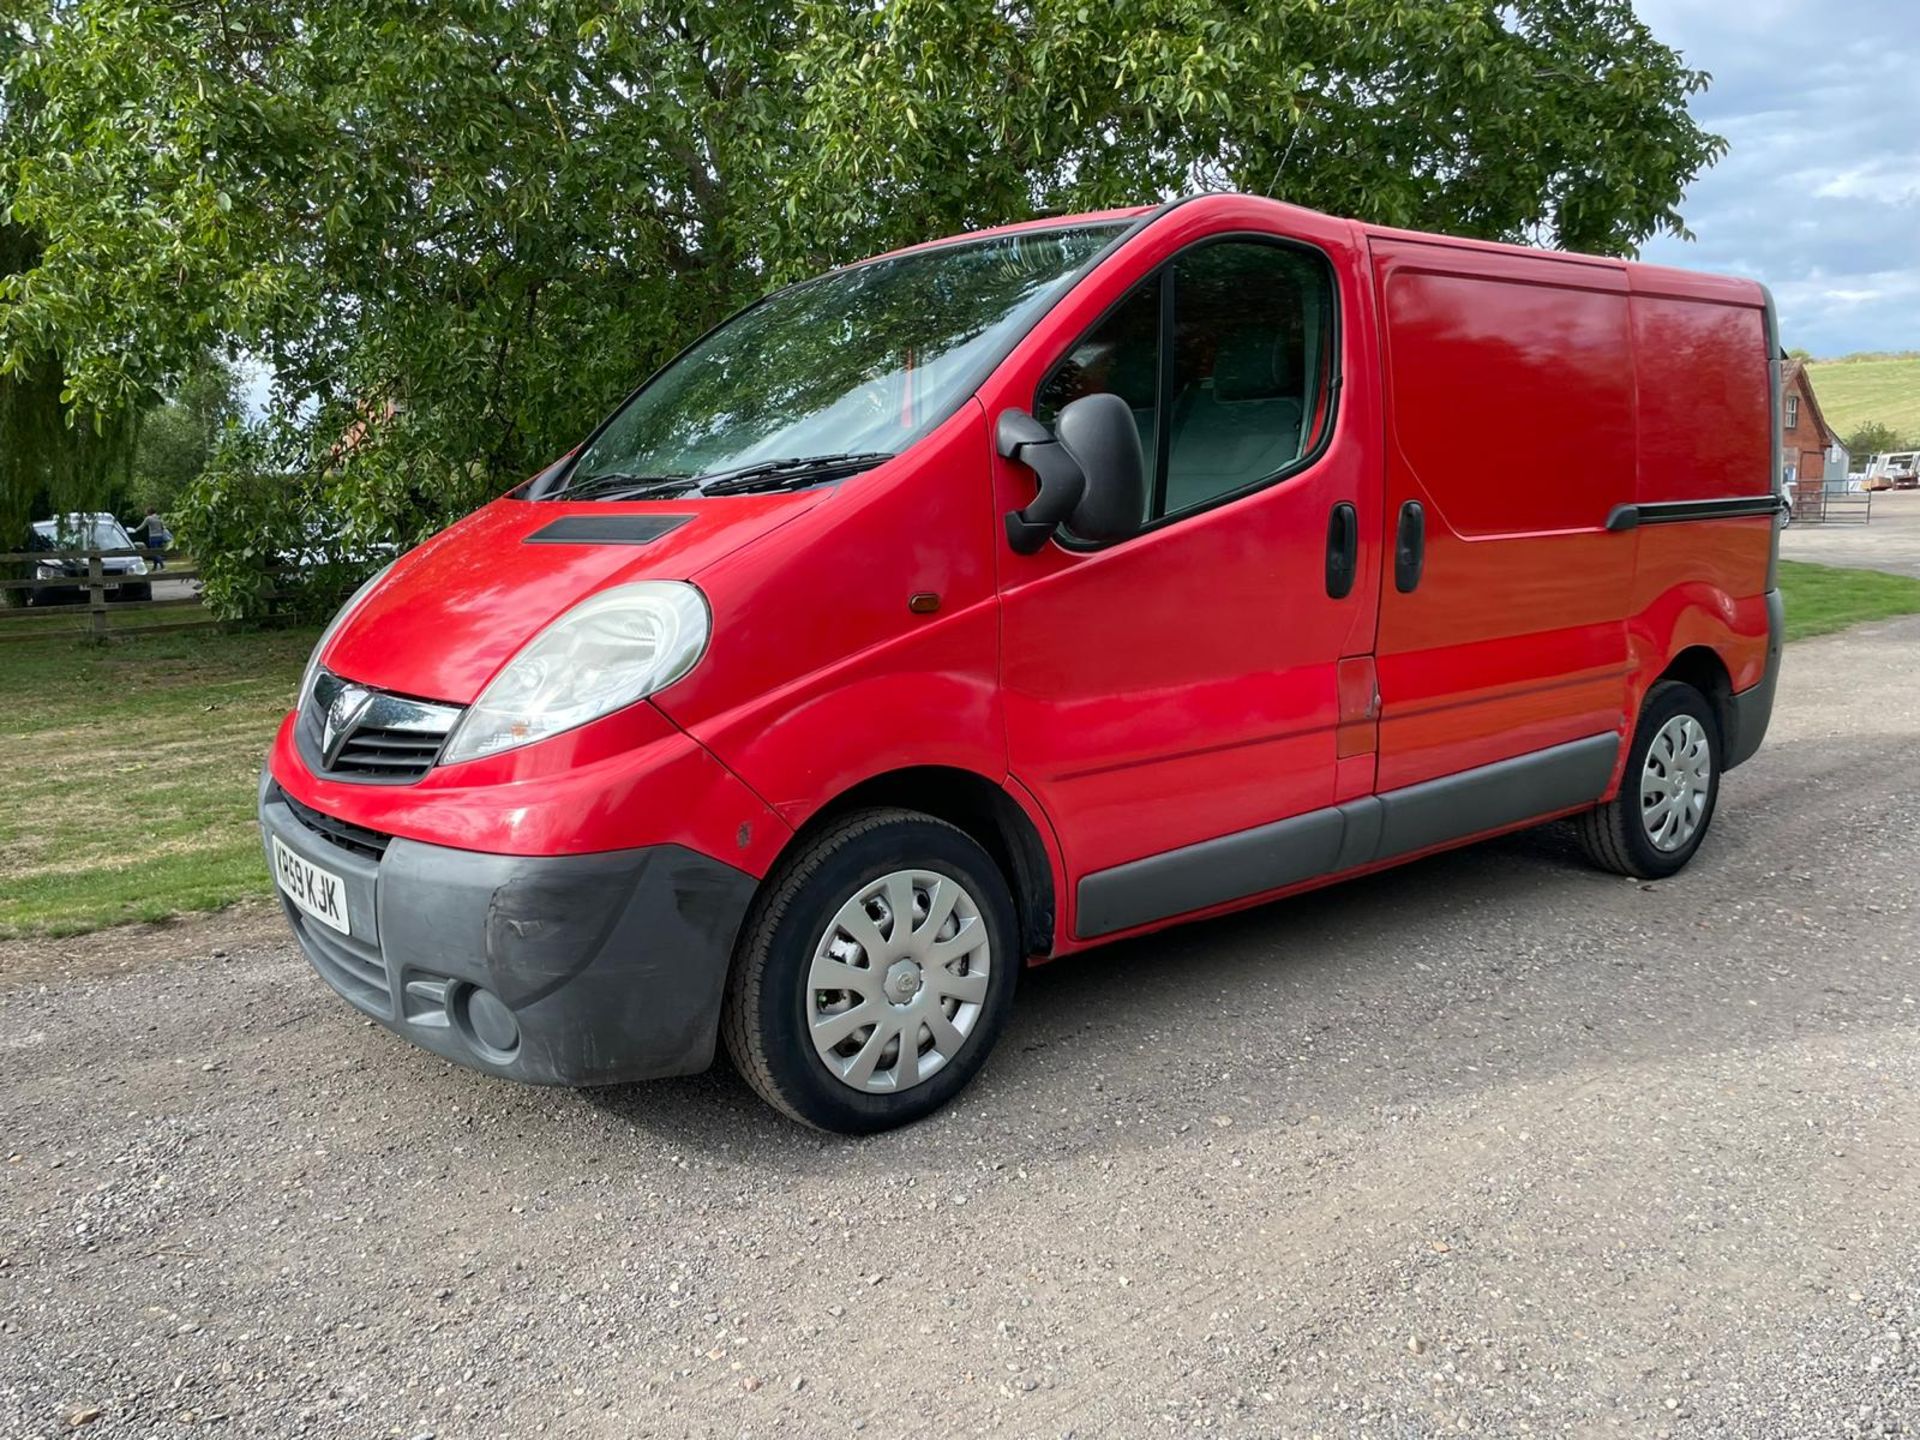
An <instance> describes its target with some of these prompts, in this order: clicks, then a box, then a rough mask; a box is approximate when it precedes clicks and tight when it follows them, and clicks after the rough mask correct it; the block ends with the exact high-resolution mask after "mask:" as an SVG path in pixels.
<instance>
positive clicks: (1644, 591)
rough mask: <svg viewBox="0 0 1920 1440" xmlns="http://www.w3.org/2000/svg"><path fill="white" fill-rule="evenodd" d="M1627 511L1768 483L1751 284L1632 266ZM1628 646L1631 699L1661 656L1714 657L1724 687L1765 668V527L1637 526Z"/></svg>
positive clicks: (1758, 295) (1766, 399) (1762, 351)
mask: <svg viewBox="0 0 1920 1440" xmlns="http://www.w3.org/2000/svg"><path fill="white" fill-rule="evenodd" d="M1628 275H1629V280H1630V283H1631V287H1632V291H1633V348H1634V362H1635V371H1636V375H1637V385H1636V389H1637V409H1638V413H1639V424H1638V428H1639V437H1640V439H1639V449H1638V464H1637V473H1636V476H1635V483H1634V501H1635V503H1637V504H1642V505H1647V504H1655V505H1657V504H1660V503H1661V502H1666V501H1679V500H1718V499H1725V498H1729V497H1732V496H1750V495H1765V494H1767V493H1768V492H1769V491H1770V490H1771V489H1772V487H1773V484H1774V476H1773V473H1772V436H1771V433H1770V429H1771V425H1772V411H1771V391H1770V387H1771V370H1770V363H1769V362H1770V357H1769V356H1768V354H1767V337H1766V326H1765V309H1764V307H1765V294H1764V292H1763V291H1762V290H1761V289H1760V287H1759V286H1758V285H1756V284H1753V283H1752V282H1750V281H1743V280H1732V279H1726V278H1723V277H1719V276H1710V275H1693V274H1689V273H1687V272H1684V271H1677V270H1666V269H1661V268H1658V267H1652V266H1642V265H1632V266H1629V267H1628ZM1633 538H1634V543H1635V545H1636V546H1637V547H1638V554H1637V556H1636V564H1635V569H1634V584H1633V596H1632V601H1631V605H1630V611H1629V616H1628V644H1629V646H1630V648H1631V651H1632V655H1633V666H1634V697H1635V701H1636V703H1637V702H1638V698H1639V696H1640V695H1642V694H1644V693H1645V691H1646V689H1647V687H1648V686H1650V685H1651V684H1652V683H1653V681H1654V680H1655V679H1656V678H1657V677H1658V676H1659V675H1660V673H1661V671H1663V670H1664V669H1665V668H1666V666H1667V664H1668V663H1669V662H1670V661H1671V659H1672V658H1673V656H1675V655H1677V654H1679V653H1680V652H1681V651H1682V650H1686V649H1689V648H1691V647H1694V646H1707V647H1710V648H1711V649H1713V650H1714V651H1715V652H1716V653H1718V654H1719V656H1720V658H1721V661H1722V662H1723V663H1724V664H1725V666H1726V668H1727V674H1728V678H1729V680H1730V682H1731V685H1732V688H1733V689H1734V690H1735V691H1740V690H1745V689H1747V688H1748V687H1750V686H1752V685H1756V684H1758V683H1759V681H1760V678H1761V675H1762V673H1763V671H1764V668H1765V665H1766V653H1767V618H1766V604H1765V598H1764V592H1765V589H1766V583H1767V570H1768V560H1769V557H1770V555H1771V553H1772V546H1773V520H1772V519H1771V518H1770V517H1767V516H1749V517H1745V518H1741V519H1730V520H1694V521H1688V522H1686V523H1684V524H1677V525H1643V526H1641V528H1640V529H1638V530H1637V531H1635V532H1633Z"/></svg>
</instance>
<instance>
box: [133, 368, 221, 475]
mask: <svg viewBox="0 0 1920 1440" xmlns="http://www.w3.org/2000/svg"><path fill="white" fill-rule="evenodd" d="M239 418H240V396H239V381H238V377H236V376H235V374H234V372H233V368H232V367H231V366H230V365H228V364H227V363H226V362H225V361H224V360H222V359H221V358H220V357H219V356H218V355H206V356H203V357H202V358H201V359H200V361H199V362H198V363H196V364H195V365H194V367H193V368H192V369H191V370H189V371H188V372H187V374H186V377H185V378H184V379H183V380H182V381H181V382H180V384H179V386H178V387H177V388H176V389H175V391H174V393H173V394H172V395H171V396H169V397H168V399H167V401H166V403H165V404H163V405H161V406H159V407H158V408H156V409H153V410H149V411H147V412H146V413H145V414H143V415H142V416H141V417H140V425H139V435H138V438H137V441H136V443H135V446H134V454H133V461H132V466H131V469H132V474H133V495H132V497H131V498H132V500H133V501H134V503H135V504H136V505H138V506H147V505H152V506H154V507H156V508H157V509H159V510H161V511H162V512H166V511H170V510H172V509H173V508H174V506H175V504H176V503H178V501H179V498H180V496H181V494H182V493H183V492H184V491H185V490H186V488H187V486H189V485H190V484H192V483H193V482H194V481H195V480H197V479H199V478H200V476H201V474H202V473H203V472H204V471H205V470H206V468H207V465H208V462H209V461H211V460H212V459H213V455H214V450H215V447H216V446H217V445H218V444H219V443H220V439H221V436H222V435H223V434H224V432H225V431H226V428H227V426H228V425H229V424H231V423H233V422H235V421H237V420H238V419H239Z"/></svg>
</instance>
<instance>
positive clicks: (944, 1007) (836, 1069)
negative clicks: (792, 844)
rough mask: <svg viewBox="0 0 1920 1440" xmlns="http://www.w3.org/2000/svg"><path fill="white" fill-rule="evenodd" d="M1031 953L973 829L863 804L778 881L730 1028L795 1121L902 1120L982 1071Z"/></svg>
mask: <svg viewBox="0 0 1920 1440" xmlns="http://www.w3.org/2000/svg"><path fill="white" fill-rule="evenodd" d="M1021 959H1022V957H1021V953H1020V948H1019V942H1018V931H1017V929H1016V927H1015V924H1014V909H1013V897H1012V895H1011V894H1010V893H1009V892H1008V890H1007V883H1006V880H1005V879H1004V878H1003V877H1002V876H1001V874H1000V870H999V867H997V866H996V865H995V864H994V862H993V859H992V857H991V856H989V855H988V854H987V853H986V851H984V850H983V849H981V848H980V846H979V845H978V844H976V843H975V842H974V841H973V839H972V838H971V837H969V836H968V835H966V834H965V833H964V832H963V831H960V830H958V829H956V828H954V827H953V826H951V825H948V824H946V823H944V822H943V821H939V820H935V819H933V818H931V817H930V816H926V815H920V814H916V813H914V812H911V811H905V810H868V811H862V812H859V813H856V814H853V815H849V816H847V817H846V818H845V819H843V820H841V821H839V822H837V823H835V824H834V825H832V826H830V827H829V828H827V829H826V830H824V831H822V832H821V833H820V834H819V835H818V836H816V837H814V838H813V839H812V840H810V841H808V842H807V843H806V844H805V845H804V846H802V848H801V849H800V850H799V851H798V852H797V853H796V854H794V855H793V856H792V857H791V858H789V859H788V860H785V861H783V862H782V863H781V865H780V867H779V869H778V870H777V871H776V872H775V873H774V874H773V875H771V876H769V877H768V881H767V883H766V885H765V886H764V887H762V891H761V894H760V896H759V897H758V898H757V899H756V900H755V902H754V906H753V909H752V911H751V912H750V913H749V915H748V917H747V922H746V926H745V928H744V929H743V931H742V934H741V939H740V947H739V951H738V954H737V956H736V959H735V963H734V970H733V974H732V975H731V976H730V977H729V979H728V983H727V998H726V1006H725V1010H724V1012H723V1014H722V1017H721V1035H722V1038H723V1039H724V1041H725V1043H726V1046H727V1052H728V1054H729V1055H730V1056H731V1057H732V1059H733V1063H734V1065H735V1066H736V1067H737V1068H738V1069H739V1071H740V1073H741V1074H742V1075H744V1076H745V1077H746V1079H747V1082H748V1083H749V1084H751V1085H752V1086H753V1088H754V1089H755V1090H757V1091H758V1092H759V1093H760V1095H761V1096H762V1097H763V1098H764V1099H765V1100H766V1101H767V1102H768V1103H769V1104H771V1105H773V1106H774V1107H775V1108H777V1109H779V1110H781V1111H783V1112H785V1113H786V1114H787V1115H790V1116H792V1117H793V1118H794V1119H796V1120H799V1121H802V1122H803V1123H805V1124H808V1125H814V1126H817V1127H819V1128H820V1129H822V1130H835V1131H839V1132H841V1133H842V1134H869V1133H872V1132H874V1131H878V1130H887V1129H891V1128H892V1127H894V1126H896V1125H905V1124H908V1123H910V1122H912V1121H914V1120H918V1119H920V1118H922V1117H923V1116H926V1115H929V1114H931V1113H932V1112H933V1111H935V1110H937V1109H939V1108H940V1107H941V1106H942V1105H944V1104H946V1103H947V1101H948V1100H950V1099H952V1098H953V1097H954V1096H955V1095H957V1094H958V1093H959V1092H960V1090H961V1089H962V1088H963V1087H965V1085H966V1084H967V1082H968V1081H969V1080H971V1079H972V1078H973V1077H974V1075H975V1074H976V1073H978V1071H979V1069H980V1067H981V1065H982V1064H984V1063H985V1061H986V1058H987V1054H988V1052H989V1051H990V1050H992V1048H993V1044H994V1041H995V1040H996V1039H998V1038H999V1034H1000V1030H1001V1027H1002V1026H1003V1025H1004V1024H1005V1023H1006V1017H1007V1012H1008V1010H1009V1009H1010V1007H1011V1006H1012V1003H1013V992H1014V987H1015V984H1016V982H1017V980H1018V978H1019V970H1020V964H1021Z"/></svg>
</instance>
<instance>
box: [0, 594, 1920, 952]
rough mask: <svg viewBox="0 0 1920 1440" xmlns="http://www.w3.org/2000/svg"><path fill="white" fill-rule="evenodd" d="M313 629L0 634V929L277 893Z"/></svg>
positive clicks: (1831, 599) (1857, 598)
mask: <svg viewBox="0 0 1920 1440" xmlns="http://www.w3.org/2000/svg"><path fill="white" fill-rule="evenodd" d="M1780 585H1781V588H1782V590H1784V591H1785V592H1786V602H1787V638H1788V639H1789V640H1799V639H1804V638H1805V637H1807V636H1809V635H1824V634H1826V633H1827V632H1829V631H1832V630H1839V629H1842V628H1844V627H1845V626H1848V625H1853V624H1857V623H1858V622H1860V621H1863V620H1878V619H1884V618H1886V617H1887V616H1891V615H1905V614H1911V613H1915V612H1920V580H1912V579H1908V578H1906V577H1904V576H1900V575H1886V574H1881V573H1880V572H1878V571H1873V570H1850V569H1843V568H1839V567H1835V566H1830V565H1806V564H1800V563H1797V562H1792V561H1782V562H1781V565H1780ZM313 639H314V635H313V632H312V631H311V630H277V631H268V632H263V633H251V634H249V633H241V634H221V633H219V632H217V631H212V630H209V631H207V632H205V633H186V634H175V635H154V636H145V637H140V636H135V637H129V638H128V639H126V640H121V641H117V642H114V643H111V644H108V645H93V644H88V643H85V642H76V641H72V640H51V639H50V640H44V641H39V640H36V641H20V642H17V643H10V644H6V645H0V795H4V796H5V797H6V804H5V805H4V806H0V936H17V935H70V934H77V933H80V932H82V931H87V930H97V929H99V928H100V927H102V926H105V925H114V924H119V923H121V922H124V921H128V920H158V919H164V918H166V917H167V916H170V915H176V914H180V913H183V912H187V911H194V910H215V909H219V908H220V907H221V906H223V905H229V904H232V903H233V902H234V901H236V900H241V899H245V898H248V897H250V896H255V895H265V894H267V893H268V892H269V888H270V886H269V881H268V878H267V871H266V865H265V863H264V862H263V861H262V859H261V856H260V839H259V833H258V831H257V830H256V829H255V826H254V819H253V806H254V784H255V776H256V775H257V774H258V773H259V768H260V762H261V760H262V758H263V757H264V756H265V754H266V749H267V744H268V742H269V741H270V740H271V739H272V737H273V732H274V728H275V727H276V726H277V725H278V724H279V721H280V717H281V715H282V714H284V713H285V711H286V709H287V707H288V705H290V704H291V703H292V700H293V696H294V692H295V690H296V689H297V688H298V686H299V683H300V668H301V666H302V664H303V663H304V662H305V660H306V656H307V652H308V650H309V649H311V648H312V645H313Z"/></svg>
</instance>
